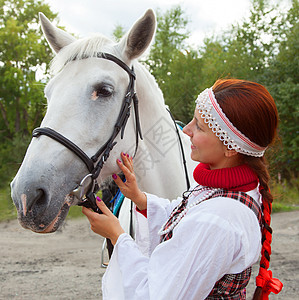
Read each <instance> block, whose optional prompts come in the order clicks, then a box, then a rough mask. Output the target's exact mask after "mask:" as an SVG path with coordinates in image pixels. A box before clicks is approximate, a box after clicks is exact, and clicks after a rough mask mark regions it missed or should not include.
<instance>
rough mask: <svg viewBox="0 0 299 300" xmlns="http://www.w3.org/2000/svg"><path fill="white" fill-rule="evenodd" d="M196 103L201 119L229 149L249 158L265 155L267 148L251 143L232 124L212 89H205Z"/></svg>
mask: <svg viewBox="0 0 299 300" xmlns="http://www.w3.org/2000/svg"><path fill="white" fill-rule="evenodd" d="M195 102H196V107H197V109H198V111H199V114H200V116H201V118H202V119H204V122H205V123H207V124H208V126H209V127H210V128H211V129H212V131H213V132H214V133H215V134H216V136H217V137H218V138H219V139H220V141H222V142H223V144H224V145H225V146H227V148H228V149H230V150H233V149H234V150H236V151H237V152H239V153H242V154H246V155H249V156H256V157H261V156H263V155H264V152H265V150H266V149H267V147H261V146H259V145H257V144H255V143H254V142H252V141H250V139H249V138H247V137H246V136H245V135H244V134H243V133H241V132H240V131H239V130H238V129H237V128H236V127H235V126H234V125H233V124H232V123H231V122H230V120H229V119H228V118H227V116H226V115H225V113H224V112H223V111H222V109H221V107H220V106H219V104H218V102H217V100H216V98H215V95H214V93H213V90H212V88H209V89H205V90H204V91H203V92H202V93H201V94H200V95H199V96H198V98H197V99H196V101H195Z"/></svg>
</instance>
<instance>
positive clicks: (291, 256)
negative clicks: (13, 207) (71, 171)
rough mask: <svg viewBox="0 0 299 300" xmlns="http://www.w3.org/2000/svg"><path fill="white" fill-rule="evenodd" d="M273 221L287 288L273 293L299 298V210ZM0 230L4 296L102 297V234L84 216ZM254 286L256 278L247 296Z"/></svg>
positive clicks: (0, 293) (275, 263)
mask: <svg viewBox="0 0 299 300" xmlns="http://www.w3.org/2000/svg"><path fill="white" fill-rule="evenodd" d="M272 227H273V229H274V232H275V234H274V238H273V243H272V245H273V252H272V256H271V258H272V259H271V269H272V271H273V274H274V276H275V277H278V278H279V279H280V280H281V281H282V282H283V283H284V289H283V291H282V292H281V294H280V295H279V296H272V297H270V298H271V299H283V300H290V299H298V298H299V211H296V212H290V213H278V214H274V216H273V221H272ZM0 236H1V243H0V299H5V300H6V299H22V300H27V299H30V300H34V299H38V300H40V299H46V300H48V299H80V300H81V299H87V300H88V299H101V288H100V287H101V278H102V275H103V273H104V272H105V269H103V268H101V257H100V253H101V248H102V242H103V239H102V238H100V237H99V236H97V235H95V234H94V233H93V232H91V231H90V229H89V223H88V222H87V220H86V219H85V218H82V219H76V220H69V221H67V222H66V225H65V226H64V228H63V229H62V230H61V231H59V232H56V233H54V234H50V235H39V234H35V233H32V232H30V231H28V230H24V229H22V227H20V225H19V224H18V222H17V221H10V222H5V223H0ZM256 273H257V267H256V266H255V267H254V272H253V274H256ZM253 289H254V278H253V279H252V280H251V282H250V284H249V288H248V295H249V297H248V299H250V298H251V297H250V296H251V295H252V293H253Z"/></svg>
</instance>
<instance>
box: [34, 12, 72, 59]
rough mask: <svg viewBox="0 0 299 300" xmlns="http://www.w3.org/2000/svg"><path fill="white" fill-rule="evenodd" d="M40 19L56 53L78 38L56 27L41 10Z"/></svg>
mask: <svg viewBox="0 0 299 300" xmlns="http://www.w3.org/2000/svg"><path fill="white" fill-rule="evenodd" d="M39 20H40V23H41V26H42V30H43V33H44V35H45V37H46V39H47V41H48V43H49V45H50V46H51V48H52V49H53V50H54V51H55V52H56V53H58V52H59V51H60V50H61V49H62V48H63V47H65V46H67V45H69V44H71V43H72V42H74V41H75V40H76V39H75V38H74V37H73V36H71V35H70V34H68V33H67V32H65V31H63V30H61V29H59V28H57V27H55V26H54V25H53V24H52V23H51V22H50V21H49V19H48V18H47V17H46V16H45V15H44V14H43V13H41V12H40V13H39Z"/></svg>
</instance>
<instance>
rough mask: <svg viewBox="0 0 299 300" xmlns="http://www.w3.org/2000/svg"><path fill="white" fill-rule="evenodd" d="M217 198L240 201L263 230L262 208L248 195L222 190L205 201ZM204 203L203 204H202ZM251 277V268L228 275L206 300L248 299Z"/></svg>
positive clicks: (172, 218)
mask: <svg viewBox="0 0 299 300" xmlns="http://www.w3.org/2000/svg"><path fill="white" fill-rule="evenodd" d="M215 197H226V198H231V199H234V200H237V201H240V202H241V203H243V204H244V205H246V206H247V207H249V208H250V209H251V210H252V211H253V212H254V213H255V215H256V217H257V219H258V221H259V224H260V226H261V228H262V211H261V207H260V206H259V205H258V203H256V201H255V200H254V199H253V198H252V197H250V196H249V195H247V194H246V193H244V192H235V191H229V190H220V191H218V192H217V193H216V194H214V195H212V196H211V197H209V198H207V199H205V200H203V201H206V200H209V199H212V198H215ZM187 203H188V200H187V199H183V200H182V202H181V203H180V205H178V206H177V207H176V208H175V209H174V210H173V211H172V213H171V215H170V217H169V219H168V221H167V223H166V224H165V226H164V228H163V230H165V229H167V228H168V227H169V226H170V225H171V224H172V223H173V222H174V221H175V220H176V219H177V217H178V215H179V214H180V212H181V211H183V210H184V208H185V207H186V206H187ZM200 203H202V202H200ZM200 203H199V204H200ZM172 234H173V232H172V231H170V232H169V233H167V234H165V235H162V236H161V240H160V242H164V241H167V240H169V239H171V238H172ZM250 275H251V267H249V268H248V269H246V270H244V271H243V272H241V273H238V274H226V275H224V276H223V277H222V278H221V279H220V280H218V281H217V282H216V284H215V285H214V287H213V289H212V291H211V293H210V294H209V296H208V297H207V298H206V299H208V300H211V299H219V300H220V299H221V300H222V299H223V300H224V299H225V300H236V299H241V300H243V299H246V286H247V284H248V282H249V279H250Z"/></svg>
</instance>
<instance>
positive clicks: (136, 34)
mask: <svg viewBox="0 0 299 300" xmlns="http://www.w3.org/2000/svg"><path fill="white" fill-rule="evenodd" d="M155 30H156V17H155V13H154V12H153V10H152V9H149V10H147V11H146V13H145V14H144V15H143V17H141V18H140V19H139V20H138V21H137V22H136V23H135V24H134V25H133V27H132V28H131V30H130V31H129V33H128V34H127V35H126V36H125V37H124V38H123V40H122V41H121V47H122V49H123V50H124V53H125V55H126V57H127V58H128V59H129V60H132V59H134V58H137V57H139V56H140V55H141V54H142V53H143V52H144V51H145V50H146V49H147V47H148V46H149V44H150V43H151V41H152V39H153V36H154V33H155Z"/></svg>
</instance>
